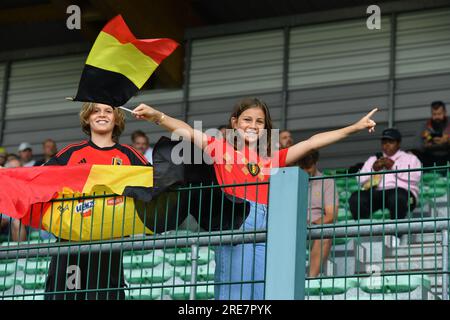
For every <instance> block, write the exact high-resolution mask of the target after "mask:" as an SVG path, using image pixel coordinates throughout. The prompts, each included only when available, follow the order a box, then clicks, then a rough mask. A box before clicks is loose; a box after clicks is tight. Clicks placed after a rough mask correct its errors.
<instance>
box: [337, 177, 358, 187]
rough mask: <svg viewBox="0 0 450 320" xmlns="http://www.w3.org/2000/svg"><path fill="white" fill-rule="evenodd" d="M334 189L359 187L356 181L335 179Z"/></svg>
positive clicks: (353, 179)
mask: <svg viewBox="0 0 450 320" xmlns="http://www.w3.org/2000/svg"><path fill="white" fill-rule="evenodd" d="M335 183H336V187H337V188H341V189H343V190H348V188H349V187H352V186H359V184H358V181H357V180H356V179H355V178H348V179H342V178H340V179H336V180H335Z"/></svg>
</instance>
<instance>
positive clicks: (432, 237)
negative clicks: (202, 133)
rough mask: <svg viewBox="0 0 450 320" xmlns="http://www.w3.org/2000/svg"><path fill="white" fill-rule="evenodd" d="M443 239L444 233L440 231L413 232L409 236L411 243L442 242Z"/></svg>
mask: <svg viewBox="0 0 450 320" xmlns="http://www.w3.org/2000/svg"><path fill="white" fill-rule="evenodd" d="M441 241H442V234H441V233H440V232H437V233H416V234H411V235H410V236H409V243H410V244H416V243H436V242H438V243H441Z"/></svg>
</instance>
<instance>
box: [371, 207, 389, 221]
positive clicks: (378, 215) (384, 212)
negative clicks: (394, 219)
mask: <svg viewBox="0 0 450 320" xmlns="http://www.w3.org/2000/svg"><path fill="white" fill-rule="evenodd" d="M390 217H391V215H390V211H389V209H380V210H377V211H375V212H374V213H372V219H375V220H387V219H390Z"/></svg>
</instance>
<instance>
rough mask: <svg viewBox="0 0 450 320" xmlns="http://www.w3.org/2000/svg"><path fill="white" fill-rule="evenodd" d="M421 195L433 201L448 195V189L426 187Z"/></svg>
mask: <svg viewBox="0 0 450 320" xmlns="http://www.w3.org/2000/svg"><path fill="white" fill-rule="evenodd" d="M421 193H422V195H423V197H424V198H425V199H428V200H431V199H435V198H440V197H442V196H445V195H446V194H447V188H438V187H434V186H431V187H430V186H424V187H423V188H422V191H421Z"/></svg>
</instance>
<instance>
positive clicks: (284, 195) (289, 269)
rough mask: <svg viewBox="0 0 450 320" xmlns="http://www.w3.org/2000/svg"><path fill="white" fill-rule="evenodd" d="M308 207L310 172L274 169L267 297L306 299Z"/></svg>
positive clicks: (266, 285)
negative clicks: (308, 173)
mask: <svg viewBox="0 0 450 320" xmlns="http://www.w3.org/2000/svg"><path fill="white" fill-rule="evenodd" d="M274 170H275V171H274ZM307 208H308V175H307V174H306V173H305V172H304V171H303V170H300V168H298V167H290V168H279V169H272V175H271V178H270V191H269V213H268V225H267V258H266V259H267V260H266V281H265V298H266V299H269V300H280V299H283V300H303V299H304V298H305V274H306V214H307Z"/></svg>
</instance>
